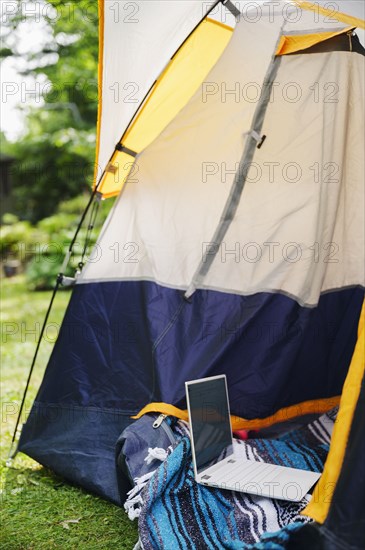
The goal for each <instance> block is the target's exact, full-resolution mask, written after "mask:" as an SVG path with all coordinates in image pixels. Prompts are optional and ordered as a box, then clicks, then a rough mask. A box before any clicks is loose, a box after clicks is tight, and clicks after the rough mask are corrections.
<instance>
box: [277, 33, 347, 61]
mask: <svg viewBox="0 0 365 550" xmlns="http://www.w3.org/2000/svg"><path fill="white" fill-rule="evenodd" d="M353 29H354V27H348V28H346V29H340V30H338V31H336V32H322V33H318V34H300V35H290V36H282V37H281V39H280V42H279V46H278V49H277V52H276V55H287V54H289V53H295V52H299V51H301V50H306V49H307V48H310V47H311V46H315V44H319V43H320V42H324V41H325V40H328V39H329V38H333V37H334V36H338V35H339V34H343V33H345V32H349V31H352V30H353Z"/></svg>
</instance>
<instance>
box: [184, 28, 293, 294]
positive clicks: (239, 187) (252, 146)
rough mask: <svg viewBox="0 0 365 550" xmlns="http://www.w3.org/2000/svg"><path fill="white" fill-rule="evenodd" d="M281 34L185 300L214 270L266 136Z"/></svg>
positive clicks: (277, 66)
mask: <svg viewBox="0 0 365 550" xmlns="http://www.w3.org/2000/svg"><path fill="white" fill-rule="evenodd" d="M281 34H282V32H280V34H279V38H278V41H277V43H276V45H275V50H274V54H273V57H272V61H271V63H270V65H269V67H268V70H267V72H266V75H265V79H264V83H263V87H262V90H263V92H262V94H261V97H260V100H259V102H258V104H257V107H256V110H255V113H254V116H253V119H252V123H251V129H250V131H249V132H248V133H247V138H246V144H245V148H244V151H243V155H242V157H241V160H240V163H239V166H238V170H237V172H236V174H235V177H234V180H233V184H232V187H231V190H230V193H229V196H228V199H227V201H226V204H225V206H224V210H223V213H222V215H221V218H220V221H219V223H218V226H217V228H216V230H215V232H214V235H213V237H212V239H211V241H210V246H209V247H207V249H206V251H205V253H204V254H203V256H202V259H201V261H200V263H199V265H198V268H197V270H196V271H195V274H194V275H193V278H192V281H191V283H190V285H189V287H188V289H187V290H186V293H185V295H184V297H185V299H186V300H189V298H190V297H191V296H192V295H193V294H194V292H195V290H196V289H197V288H198V287H199V286H200V285H201V284H202V282H203V280H204V278H205V276H206V275H207V273H208V271H209V269H210V268H211V266H212V264H213V262H214V259H215V257H216V255H217V252H218V251H219V248H220V245H221V244H222V241H223V239H224V236H225V234H226V233H227V231H228V228H229V226H230V225H231V222H232V220H233V219H234V217H235V214H236V211H237V208H238V205H239V203H240V200H241V196H242V191H243V188H244V186H245V183H246V180H247V175H248V171H249V167H250V165H251V163H252V160H253V158H254V155H255V150H256V147H257V146H258V145H260V143H261V145H262V143H263V138H264V136H261V130H262V126H263V122H264V119H265V114H266V110H267V106H268V104H269V101H270V95H271V90H272V86H273V83H274V80H275V78H276V75H277V72H278V69H279V65H280V61H281V58H280V57H276V56H275V52H276V50H277V47H278V44H279V40H280V38H281ZM265 137H266V136H265Z"/></svg>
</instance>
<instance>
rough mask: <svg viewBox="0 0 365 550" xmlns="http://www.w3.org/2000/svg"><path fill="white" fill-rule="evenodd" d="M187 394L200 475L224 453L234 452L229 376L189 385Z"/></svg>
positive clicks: (226, 454)
mask: <svg viewBox="0 0 365 550" xmlns="http://www.w3.org/2000/svg"><path fill="white" fill-rule="evenodd" d="M186 391H187V398H188V400H189V407H190V427H191V437H192V438H193V442H194V449H195V461H196V468H197V471H198V473H200V472H201V471H202V470H204V469H205V468H207V467H209V466H211V465H212V464H214V462H216V461H217V460H218V459H219V458H221V455H222V453H223V451H224V450H226V453H225V455H224V456H228V455H231V454H232V452H233V450H232V434H231V426H230V418H229V409H228V401H227V391H226V382H225V377H224V376H222V377H219V378H213V379H209V378H207V379H206V380H202V381H201V382H194V383H189V382H188V383H187V384H186ZM222 458H223V456H222Z"/></svg>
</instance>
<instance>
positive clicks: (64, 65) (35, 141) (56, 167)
mask: <svg viewBox="0 0 365 550" xmlns="http://www.w3.org/2000/svg"><path fill="white" fill-rule="evenodd" d="M32 3H33V4H34V13H35V15H34V17H33V20H34V21H33V24H35V25H36V27H38V26H39V25H43V27H44V35H45V37H46V38H45V42H44V44H43V47H42V48H41V49H40V50H39V51H33V50H32V51H29V53H28V54H27V55H24V52H22V51H20V50H19V47H18V42H19V40H17V37H19V36H21V35H22V33H25V32H29V25H32V16H31V15H28V16H27V18H26V21H25V20H24V17H22V16H21V9H20V10H19V12H17V13H15V14H14V16H12V17H11V18H10V20H9V21H8V22H7V24H6V25H5V26H4V29H5V30H4V49H3V51H2V54H3V55H5V56H8V55H9V50H11V53H12V56H13V57H14V58H17V57H22V61H23V64H24V62H25V69H24V71H23V73H24V75H29V74H32V75H33V76H34V77H36V78H37V79H38V80H37V82H38V84H39V87H38V91H37V92H36V95H37V97H36V103H35V104H34V106H29V105H23V108H24V109H25V111H26V113H27V131H26V133H25V135H24V136H23V137H22V138H21V139H20V140H19V141H18V142H17V143H14V144H11V145H10V146H8V147H7V152H8V153H9V154H11V155H13V156H14V157H15V158H16V162H14V164H13V166H12V181H13V199H14V207H15V211H16V214H18V215H19V216H20V217H21V218H23V219H27V220H29V221H31V222H32V223H34V222H36V221H38V220H40V219H42V218H43V217H45V216H49V215H50V214H52V213H53V212H55V211H56V208H57V205H58V203H59V202H60V201H61V200H65V199H67V198H70V197H74V196H76V195H79V194H80V193H81V192H83V191H85V190H87V189H90V187H91V183H92V178H93V173H94V158H95V126H96V112H97V95H98V88H97V64H98V20H97V3H96V2H95V5H93V4H92V3H90V2H89V1H88V0H87V1H84V0H81V1H79V0H71V1H70V0H48V2H47V9H44V6H45V4H44V3H43V2H42V1H41V2H35V1H33V2H28V4H32ZM19 5H21V3H19ZM51 6H52V7H53V10H52V7H51ZM28 7H29V6H28ZM42 8H43V9H42ZM93 8H96V9H93ZM27 13H28V14H31V9H28V10H27ZM27 25H28V27H27ZM30 28H32V27H30Z"/></svg>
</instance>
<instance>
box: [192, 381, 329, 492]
mask: <svg viewBox="0 0 365 550" xmlns="http://www.w3.org/2000/svg"><path fill="white" fill-rule="evenodd" d="M185 389H186V399H187V404H188V411H189V420H190V433H191V449H192V456H193V465H194V473H195V479H196V481H197V482H198V483H201V484H202V485H206V486H208V487H218V488H220V489H229V490H232V491H239V492H242V493H249V494H252V495H259V496H263V497H269V498H275V499H281V500H288V501H292V502H299V501H300V500H302V498H303V497H304V496H305V495H306V494H307V493H308V491H309V489H310V488H311V487H312V486H313V485H314V484H315V483H316V482H317V481H318V479H319V477H320V476H321V474H320V473H317V472H310V471H307V470H299V469H296V468H287V467H285V466H277V465H276V464H268V463H265V462H257V461H255V460H249V459H246V458H243V457H241V456H240V457H238V456H236V455H235V453H234V447H233V436H232V429H231V422H230V412H229V403H228V391H227V380H226V376H225V375H221V376H212V377H210V378H202V379H200V380H192V381H189V382H186V383H185Z"/></svg>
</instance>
